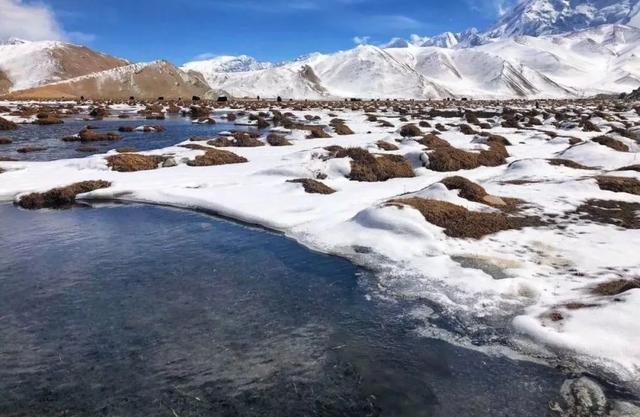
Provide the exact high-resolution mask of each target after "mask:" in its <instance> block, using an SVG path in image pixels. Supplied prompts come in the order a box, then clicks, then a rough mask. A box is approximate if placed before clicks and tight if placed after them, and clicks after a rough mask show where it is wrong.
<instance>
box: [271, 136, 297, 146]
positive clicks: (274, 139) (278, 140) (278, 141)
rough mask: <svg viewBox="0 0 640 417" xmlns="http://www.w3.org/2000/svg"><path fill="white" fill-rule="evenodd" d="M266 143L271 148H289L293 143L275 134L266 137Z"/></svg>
mask: <svg viewBox="0 0 640 417" xmlns="http://www.w3.org/2000/svg"><path fill="white" fill-rule="evenodd" d="M267 143H268V144H269V145H271V146H291V145H293V143H291V142H289V140H288V139H287V138H285V137H284V136H282V135H278V134H277V133H269V135H268V136H267Z"/></svg>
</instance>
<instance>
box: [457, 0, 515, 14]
mask: <svg viewBox="0 0 640 417" xmlns="http://www.w3.org/2000/svg"><path fill="white" fill-rule="evenodd" d="M519 1H520V0H486V1H477V0H465V2H466V3H467V5H468V6H469V7H470V8H471V10H474V11H477V12H479V13H482V14H483V15H484V16H487V17H497V16H502V15H503V14H504V13H505V12H506V11H508V10H509V9H510V8H511V7H513V6H514V5H516V4H517V3H518V2H519Z"/></svg>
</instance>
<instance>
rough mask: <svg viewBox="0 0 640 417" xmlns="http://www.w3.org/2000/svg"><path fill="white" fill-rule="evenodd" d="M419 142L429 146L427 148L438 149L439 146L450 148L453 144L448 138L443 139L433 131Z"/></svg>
mask: <svg viewBox="0 0 640 417" xmlns="http://www.w3.org/2000/svg"><path fill="white" fill-rule="evenodd" d="M418 143H420V144H422V145H424V146H426V147H427V149H438V148H450V147H451V144H450V143H449V142H447V141H446V140H444V139H442V138H441V137H440V136H438V135H435V134H433V133H429V134H428V135H424V136H423V137H422V139H420V140H419V141H418Z"/></svg>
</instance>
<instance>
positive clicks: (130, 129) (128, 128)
mask: <svg viewBox="0 0 640 417" xmlns="http://www.w3.org/2000/svg"><path fill="white" fill-rule="evenodd" d="M133 131H135V128H133V127H131V126H120V127H119V128H118V132H123V133H126V132H133Z"/></svg>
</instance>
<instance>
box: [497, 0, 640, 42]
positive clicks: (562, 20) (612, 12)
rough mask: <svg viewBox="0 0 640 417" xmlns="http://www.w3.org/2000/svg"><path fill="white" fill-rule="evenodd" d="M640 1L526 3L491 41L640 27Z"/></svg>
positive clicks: (541, 0) (509, 14) (510, 15)
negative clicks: (606, 27) (609, 27)
mask: <svg viewBox="0 0 640 417" xmlns="http://www.w3.org/2000/svg"><path fill="white" fill-rule="evenodd" d="M639 4H640V2H639V1H638V0H526V1H524V2H520V3H519V4H517V5H516V6H515V7H514V8H512V9H511V10H510V11H508V12H507V13H505V14H504V15H503V16H502V18H501V19H500V20H499V21H498V23H497V24H496V25H495V26H494V27H493V28H492V29H491V30H489V32H488V36H489V37H490V38H503V37H509V36H518V35H529V36H540V35H550V34H558V33H565V32H573V31H577V30H582V29H588V28H593V27H596V26H600V25H603V24H630V25H636V24H640V20H639V18H640V16H638V12H639V9H638V7H639Z"/></svg>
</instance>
